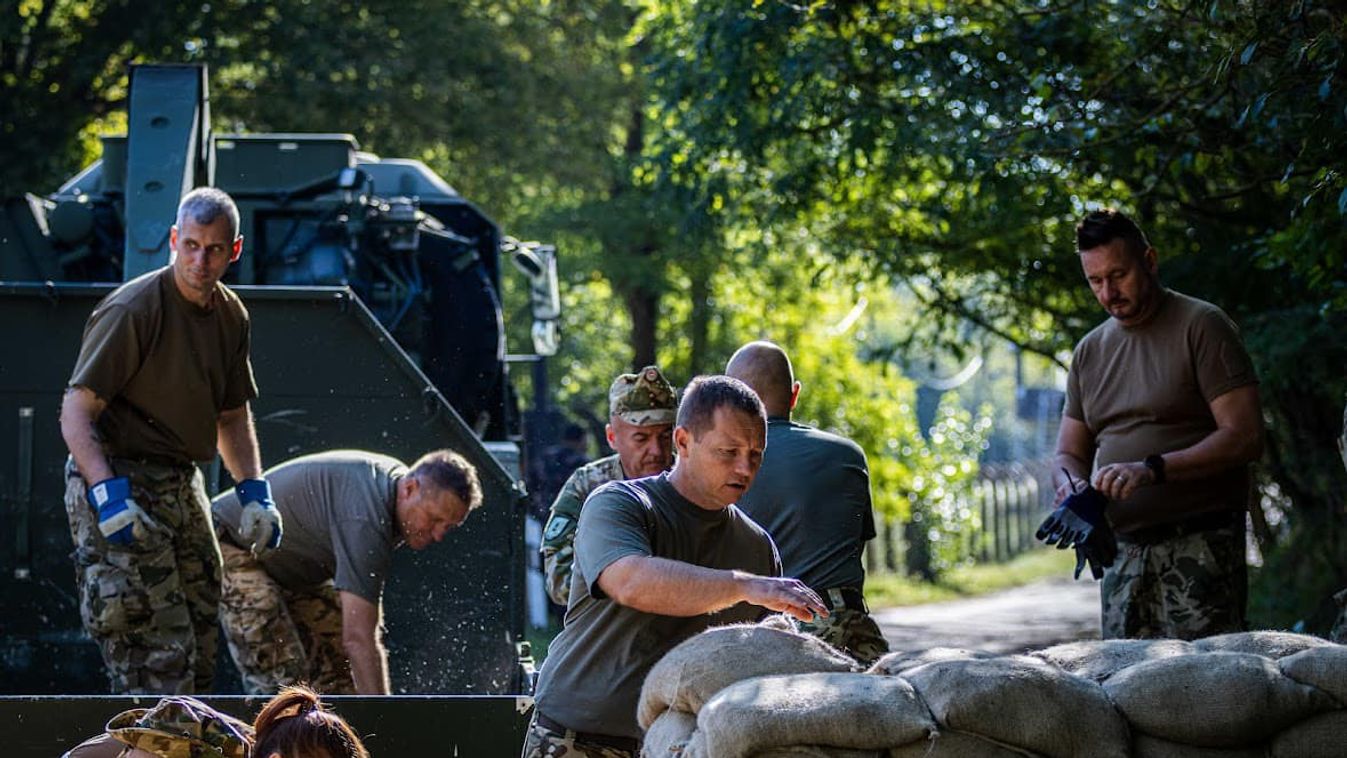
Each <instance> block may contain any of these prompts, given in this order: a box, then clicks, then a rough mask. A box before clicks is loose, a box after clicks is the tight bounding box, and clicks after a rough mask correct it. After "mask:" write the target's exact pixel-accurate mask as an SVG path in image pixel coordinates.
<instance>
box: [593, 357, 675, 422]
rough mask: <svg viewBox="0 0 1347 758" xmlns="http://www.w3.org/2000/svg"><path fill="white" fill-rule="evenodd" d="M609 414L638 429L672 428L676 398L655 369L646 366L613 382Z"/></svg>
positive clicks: (609, 389) (622, 375) (609, 388)
mask: <svg viewBox="0 0 1347 758" xmlns="http://www.w3.org/2000/svg"><path fill="white" fill-rule="evenodd" d="M608 413H609V415H610V416H615V417H617V418H620V419H622V420H623V421H625V422H627V423H628V424H635V425H637V426H655V425H658V424H672V423H674V417H675V416H676V415H677V413H678V395H677V393H675V392H674V388H673V385H672V384H669V380H668V379H665V378H664V374H663V373H661V372H660V370H659V367H658V366H646V367H645V368H643V369H641V370H640V372H638V373H635V374H621V375H620V376H618V377H617V378H616V379H614V380H613V383H612V385H611V386H609V387H608Z"/></svg>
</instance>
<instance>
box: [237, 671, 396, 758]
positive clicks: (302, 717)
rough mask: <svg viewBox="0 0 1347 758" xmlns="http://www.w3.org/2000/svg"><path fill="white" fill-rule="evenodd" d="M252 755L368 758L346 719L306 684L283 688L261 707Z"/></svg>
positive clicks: (255, 727)
mask: <svg viewBox="0 0 1347 758" xmlns="http://www.w3.org/2000/svg"><path fill="white" fill-rule="evenodd" d="M253 729H254V731H255V732H256V735H257V742H256V743H254V745H253V755H257V756H263V758H265V757H266V756H269V755H271V754H272V753H279V754H281V755H285V756H298V755H303V756H311V757H313V758H318V757H319V756H325V758H369V751H368V750H366V749H365V745H364V743H362V742H361V741H360V737H358V736H357V735H356V733H355V730H354V729H352V728H351V725H350V724H348V723H346V720H345V719H343V718H342V717H341V716H338V715H337V714H335V713H333V712H332V711H329V710H328V709H327V707H326V706H324V705H323V703H322V701H321V700H319V699H318V693H316V692H314V691H313V690H311V689H309V688H308V687H303V686H300V687H286V688H285V689H283V690H281V691H280V694H278V695H276V697H274V698H272V699H271V700H270V701H269V702H268V703H267V704H266V705H264V706H262V710H261V712H259V713H258V714H257V720H256V721H254V722H253Z"/></svg>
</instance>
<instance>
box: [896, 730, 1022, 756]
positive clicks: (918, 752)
mask: <svg viewBox="0 0 1347 758" xmlns="http://www.w3.org/2000/svg"><path fill="white" fill-rule="evenodd" d="M1038 755H1039V754H1038V753H1031V752H1029V751H1028V750H1020V749H1019V748H1014V747H1010V746H1009V745H1002V744H1000V743H998V742H993V741H992V740H989V739H984V738H982V737H979V736H977V735H976V734H969V733H968V732H959V731H955V730H953V729H944V730H941V731H940V732H939V733H938V734H934V735H931V737H930V738H929V739H925V740H919V741H917V742H911V743H908V744H906V745H903V746H902V747H894V748H889V754H888V758H1023V757H1024V756H1029V758H1036V757H1037V756H1038Z"/></svg>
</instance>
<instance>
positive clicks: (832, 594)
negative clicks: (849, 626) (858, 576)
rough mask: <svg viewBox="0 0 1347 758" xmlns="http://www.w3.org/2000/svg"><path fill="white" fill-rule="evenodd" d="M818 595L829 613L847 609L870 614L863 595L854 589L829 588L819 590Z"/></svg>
mask: <svg viewBox="0 0 1347 758" xmlns="http://www.w3.org/2000/svg"><path fill="white" fill-rule="evenodd" d="M818 594H819V597H821V598H822V599H823V604H824V605H826V606H828V610H830V611H834V610H837V609H838V608H849V609H851V610H853V611H860V612H861V613H869V612H870V609H869V608H867V607H866V606H865V593H863V592H861V591H860V590H859V589H857V588H855V587H830V588H828V589H826V590H821V591H820V592H819V593H818Z"/></svg>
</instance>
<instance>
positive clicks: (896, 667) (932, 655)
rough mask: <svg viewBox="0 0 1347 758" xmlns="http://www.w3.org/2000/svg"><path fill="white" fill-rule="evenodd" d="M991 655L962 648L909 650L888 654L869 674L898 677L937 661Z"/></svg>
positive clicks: (875, 663) (878, 661)
mask: <svg viewBox="0 0 1347 758" xmlns="http://www.w3.org/2000/svg"><path fill="white" fill-rule="evenodd" d="M990 657H992V656H991V654H990V653H983V652H979V651H977V650H965V649H963V648H961V647H932V648H927V649H925V650H907V651H897V652H893V653H887V654H886V655H884V656H883V657H882V658H880V659H879V660H877V661H875V662H874V664H873V665H872V666H870V668H868V669H866V671H865V673H867V674H878V675H880V676H898V675H899V674H902V673H903V672H904V671H907V670H908V669H914V668H916V667H918V666H925V665H926V664H928V663H935V662H937V661H966V660H969V659H971V658H990Z"/></svg>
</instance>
